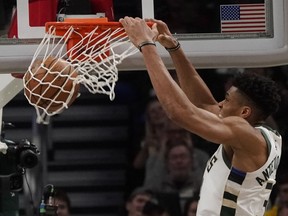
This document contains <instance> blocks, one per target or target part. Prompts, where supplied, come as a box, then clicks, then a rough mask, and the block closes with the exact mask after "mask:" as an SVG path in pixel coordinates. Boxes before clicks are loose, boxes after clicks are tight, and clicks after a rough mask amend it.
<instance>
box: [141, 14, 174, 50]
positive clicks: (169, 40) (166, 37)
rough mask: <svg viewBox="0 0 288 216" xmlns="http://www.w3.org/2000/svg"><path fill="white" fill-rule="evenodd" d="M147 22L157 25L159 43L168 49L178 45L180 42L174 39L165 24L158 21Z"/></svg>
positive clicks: (147, 20) (148, 20) (149, 20)
mask: <svg viewBox="0 0 288 216" xmlns="http://www.w3.org/2000/svg"><path fill="white" fill-rule="evenodd" d="M145 21H146V22H151V23H154V24H156V27H157V30H158V33H159V34H158V37H157V41H158V42H159V43H160V44H161V45H162V46H164V47H165V48H166V49H171V48H174V47H176V46H177V45H178V41H177V40H176V39H175V38H174V37H173V35H172V33H171V32H170V30H169V28H168V26H167V24H166V23H165V22H163V21H161V20H157V19H145Z"/></svg>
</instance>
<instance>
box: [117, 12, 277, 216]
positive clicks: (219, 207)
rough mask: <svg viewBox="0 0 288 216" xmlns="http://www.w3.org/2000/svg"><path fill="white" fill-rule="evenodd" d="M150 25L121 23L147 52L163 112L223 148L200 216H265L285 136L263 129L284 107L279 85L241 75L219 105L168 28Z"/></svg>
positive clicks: (208, 177) (209, 175) (213, 163)
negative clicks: (163, 53) (169, 65)
mask: <svg viewBox="0 0 288 216" xmlns="http://www.w3.org/2000/svg"><path fill="white" fill-rule="evenodd" d="M148 21H152V22H154V23H155V24H154V25H153V27H152V28H150V27H148V26H147V25H146V22H145V21H144V20H142V19H140V18H131V17H125V18H123V19H120V22H121V23H122V25H123V27H124V28H125V30H126V32H127V34H128V35H129V38H130V40H131V42H132V43H133V44H134V45H135V46H137V47H138V48H139V49H140V51H141V52H142V55H143V58H144V61H145V64H146V67H147V70H148V73H149V76H150V79H151V82H152V84H153V87H154V90H155V92H156V94H157V96H158V99H159V101H160V102H161V104H162V106H163V108H164V110H165V111H166V113H167V115H168V116H169V118H171V119H172V120H173V121H175V122H176V123H177V124H179V125H180V126H182V127H183V128H185V129H187V130H189V131H191V132H192V133H195V134H197V135H199V136H201V137H202V138H204V139H207V140H208V141H210V142H212V143H215V144H218V145H219V148H218V150H217V151H216V152H215V154H214V155H213V156H212V157H211V158H210V160H209V161H208V163H207V167H206V170H205V173H204V179H203V184H202V187H201V194H200V200H199V205H198V209H197V215H198V216H216V215H217V216H219V215H225V216H230V215H237V216H256V215H257V216H262V215H263V214H264V211H265V207H266V205H267V202H268V199H269V196H270V192H271V189H272V186H273V184H274V183H275V175H276V170H277V167H278V165H279V161H280V156H281V145H282V144H281V136H280V135H279V134H278V133H277V132H276V131H273V130H271V129H269V128H266V127H265V126H264V125H263V123H264V121H265V119H266V118H267V117H268V116H269V115H270V114H272V113H273V112H275V111H276V110H277V108H278V105H279V101H280V96H279V95H278V91H277V88H276V86H275V84H274V82H273V81H272V80H270V79H267V78H264V77H261V76H257V75H256V74H251V73H250V74H246V73H244V74H241V75H239V76H238V77H237V78H236V79H235V81H234V83H233V85H232V87H231V88H230V89H229V90H228V91H227V93H226V96H225V99H224V100H223V101H221V102H219V103H218V102H216V100H215V99H214V97H213V96H212V94H211V92H210V90H209V89H208V87H207V86H206V84H205V83H204V82H203V80H202V79H201V77H200V76H199V75H198V73H197V72H196V70H195V69H194V67H193V65H192V64H191V63H190V62H189V60H188V59H187V57H186V56H185V54H184V52H183V50H182V49H181V47H180V44H179V43H178V42H177V40H176V39H175V38H173V37H172V35H171V33H170V31H169V29H168V27H167V25H166V24H165V23H163V22H162V21H159V20H154V19H151V20H148ZM156 40H158V41H159V42H160V43H161V45H163V46H164V47H165V48H166V49H167V51H168V52H169V53H170V56H171V58H172V60H173V62H174V66H175V69H176V71H177V76H178V79H179V81H180V86H179V85H177V84H176V83H175V82H174V80H173V79H172V78H171V76H170V74H169V72H168V71H167V69H166V67H165V65H164V63H163V61H162V60H161V57H160V56H159V54H158V52H157V49H156V46H155V43H154V42H155V41H156ZM207 60H208V59H207ZM208 61H209V60H208Z"/></svg>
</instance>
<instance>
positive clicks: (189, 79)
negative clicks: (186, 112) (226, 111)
mask: <svg viewBox="0 0 288 216" xmlns="http://www.w3.org/2000/svg"><path fill="white" fill-rule="evenodd" d="M170 56H171V58H172V60H173V63H174V66H175V69H176V73H177V77H178V79H179V82H180V86H181V88H182V89H183V91H184V92H185V94H186V95H187V97H188V98H189V99H190V100H191V101H192V102H193V103H194V104H195V105H196V106H198V107H203V106H204V105H214V104H217V102H216V101H215V99H214V97H213V95H212V94H211V92H210V90H209V88H208V87H207V85H206V84H205V83H204V81H203V80H202V78H201V77H200V76H199V74H198V73H197V71H196V69H195V68H194V66H193V65H192V63H191V62H190V61H189V60H188V59H187V57H186V56H185V54H184V52H183V50H182V49H181V48H180V49H178V50H176V51H172V52H170Z"/></svg>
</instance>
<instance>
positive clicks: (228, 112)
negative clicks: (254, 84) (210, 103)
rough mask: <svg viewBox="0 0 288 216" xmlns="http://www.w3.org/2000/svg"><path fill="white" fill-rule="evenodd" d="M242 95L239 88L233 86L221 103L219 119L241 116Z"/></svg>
mask: <svg viewBox="0 0 288 216" xmlns="http://www.w3.org/2000/svg"><path fill="white" fill-rule="evenodd" d="M242 100H243V98H241V95H240V94H239V92H237V88H236V87H234V86H232V87H231V88H230V89H229V90H228V91H227V92H226V95H225V99H224V100H223V101H221V102H220V103H219V108H220V112H219V117H220V118H225V117H228V116H241V112H242V109H241V108H242V107H241V101H242Z"/></svg>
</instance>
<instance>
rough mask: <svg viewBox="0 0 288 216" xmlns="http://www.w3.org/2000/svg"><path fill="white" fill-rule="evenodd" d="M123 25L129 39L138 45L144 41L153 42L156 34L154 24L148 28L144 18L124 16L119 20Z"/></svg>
mask: <svg viewBox="0 0 288 216" xmlns="http://www.w3.org/2000/svg"><path fill="white" fill-rule="evenodd" d="M119 22H120V23H121V24H122V26H123V27H124V29H125V31H126V33H127V35H128V36H129V39H130V41H131V42H132V43H133V44H134V45H135V46H136V47H138V45H139V44H141V43H143V42H146V41H151V42H152V41H153V42H155V41H156V39H157V36H158V30H157V27H156V24H153V26H152V28H150V27H149V26H148V25H147V23H146V22H145V20H143V19H140V18H138V17H137V18H132V17H127V16H126V17H124V18H121V19H120V20H119Z"/></svg>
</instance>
